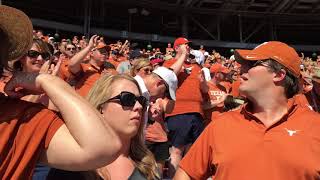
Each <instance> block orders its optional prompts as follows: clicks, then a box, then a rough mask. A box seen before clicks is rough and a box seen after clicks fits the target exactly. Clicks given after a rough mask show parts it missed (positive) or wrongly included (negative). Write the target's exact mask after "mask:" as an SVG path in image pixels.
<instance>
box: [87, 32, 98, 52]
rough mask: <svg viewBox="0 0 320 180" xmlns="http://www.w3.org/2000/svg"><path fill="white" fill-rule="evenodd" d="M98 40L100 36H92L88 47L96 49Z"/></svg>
mask: <svg viewBox="0 0 320 180" xmlns="http://www.w3.org/2000/svg"><path fill="white" fill-rule="evenodd" d="M98 39H99V36H98V35H96V34H95V35H93V36H91V38H90V40H89V44H88V46H89V47H90V48H91V49H92V48H94V47H95V46H96V45H97V44H98Z"/></svg>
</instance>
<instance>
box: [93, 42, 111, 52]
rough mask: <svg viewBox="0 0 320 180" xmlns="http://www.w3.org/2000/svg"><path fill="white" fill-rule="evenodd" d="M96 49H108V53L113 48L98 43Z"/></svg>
mask: <svg viewBox="0 0 320 180" xmlns="http://www.w3.org/2000/svg"><path fill="white" fill-rule="evenodd" d="M96 49H106V51H108V52H109V51H110V50H111V47H110V46H108V45H106V44H105V43H101V42H100V43H98V45H97V46H96Z"/></svg>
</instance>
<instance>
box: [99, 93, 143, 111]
mask: <svg viewBox="0 0 320 180" xmlns="http://www.w3.org/2000/svg"><path fill="white" fill-rule="evenodd" d="M113 100H119V101H120V104H121V106H126V107H133V106H134V105H135V104H136V102H137V101H138V102H139V103H140V104H141V106H142V107H143V108H144V109H145V108H146V107H147V98H145V97H144V96H138V97H137V96H136V95H134V94H133V93H131V92H127V91H122V92H121V93H120V94H119V95H117V96H115V97H113V98H110V99H108V100H106V101H105V102H103V103H101V104H100V105H99V106H100V107H101V106H102V105H103V104H104V103H107V102H111V101H113Z"/></svg>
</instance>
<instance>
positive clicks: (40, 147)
mask: <svg viewBox="0 0 320 180" xmlns="http://www.w3.org/2000/svg"><path fill="white" fill-rule="evenodd" d="M0 107H1V108H0V120H1V121H0V179H32V173H33V170H34V168H35V165H36V163H37V162H38V159H39V157H40V154H41V152H43V151H44V150H45V149H47V148H48V146H49V144H50V141H51V139H52V137H53V135H54V134H55V133H56V131H57V130H58V129H59V128H60V127H61V125H62V124H63V121H62V120H61V119H59V118H58V117H57V116H56V114H54V113H53V112H52V111H50V110H47V109H44V107H43V106H42V105H40V104H34V103H29V102H26V101H21V100H16V99H10V98H6V97H3V94H0Z"/></svg>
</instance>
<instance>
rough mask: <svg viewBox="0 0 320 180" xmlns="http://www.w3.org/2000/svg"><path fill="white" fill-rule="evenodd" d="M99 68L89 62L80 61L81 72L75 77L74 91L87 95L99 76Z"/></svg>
mask: <svg viewBox="0 0 320 180" xmlns="http://www.w3.org/2000/svg"><path fill="white" fill-rule="evenodd" d="M101 70H103V69H101ZM101 70H99V69H97V68H96V67H94V66H92V65H91V64H84V63H81V73H79V74H78V75H77V77H76V78H75V80H76V85H75V89H76V92H77V93H79V94H80V95H81V96H83V97H85V96H87V94H88V92H89V91H90V89H91V88H92V86H93V85H94V83H95V82H96V81H97V80H98V79H99V78H100V76H101Z"/></svg>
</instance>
